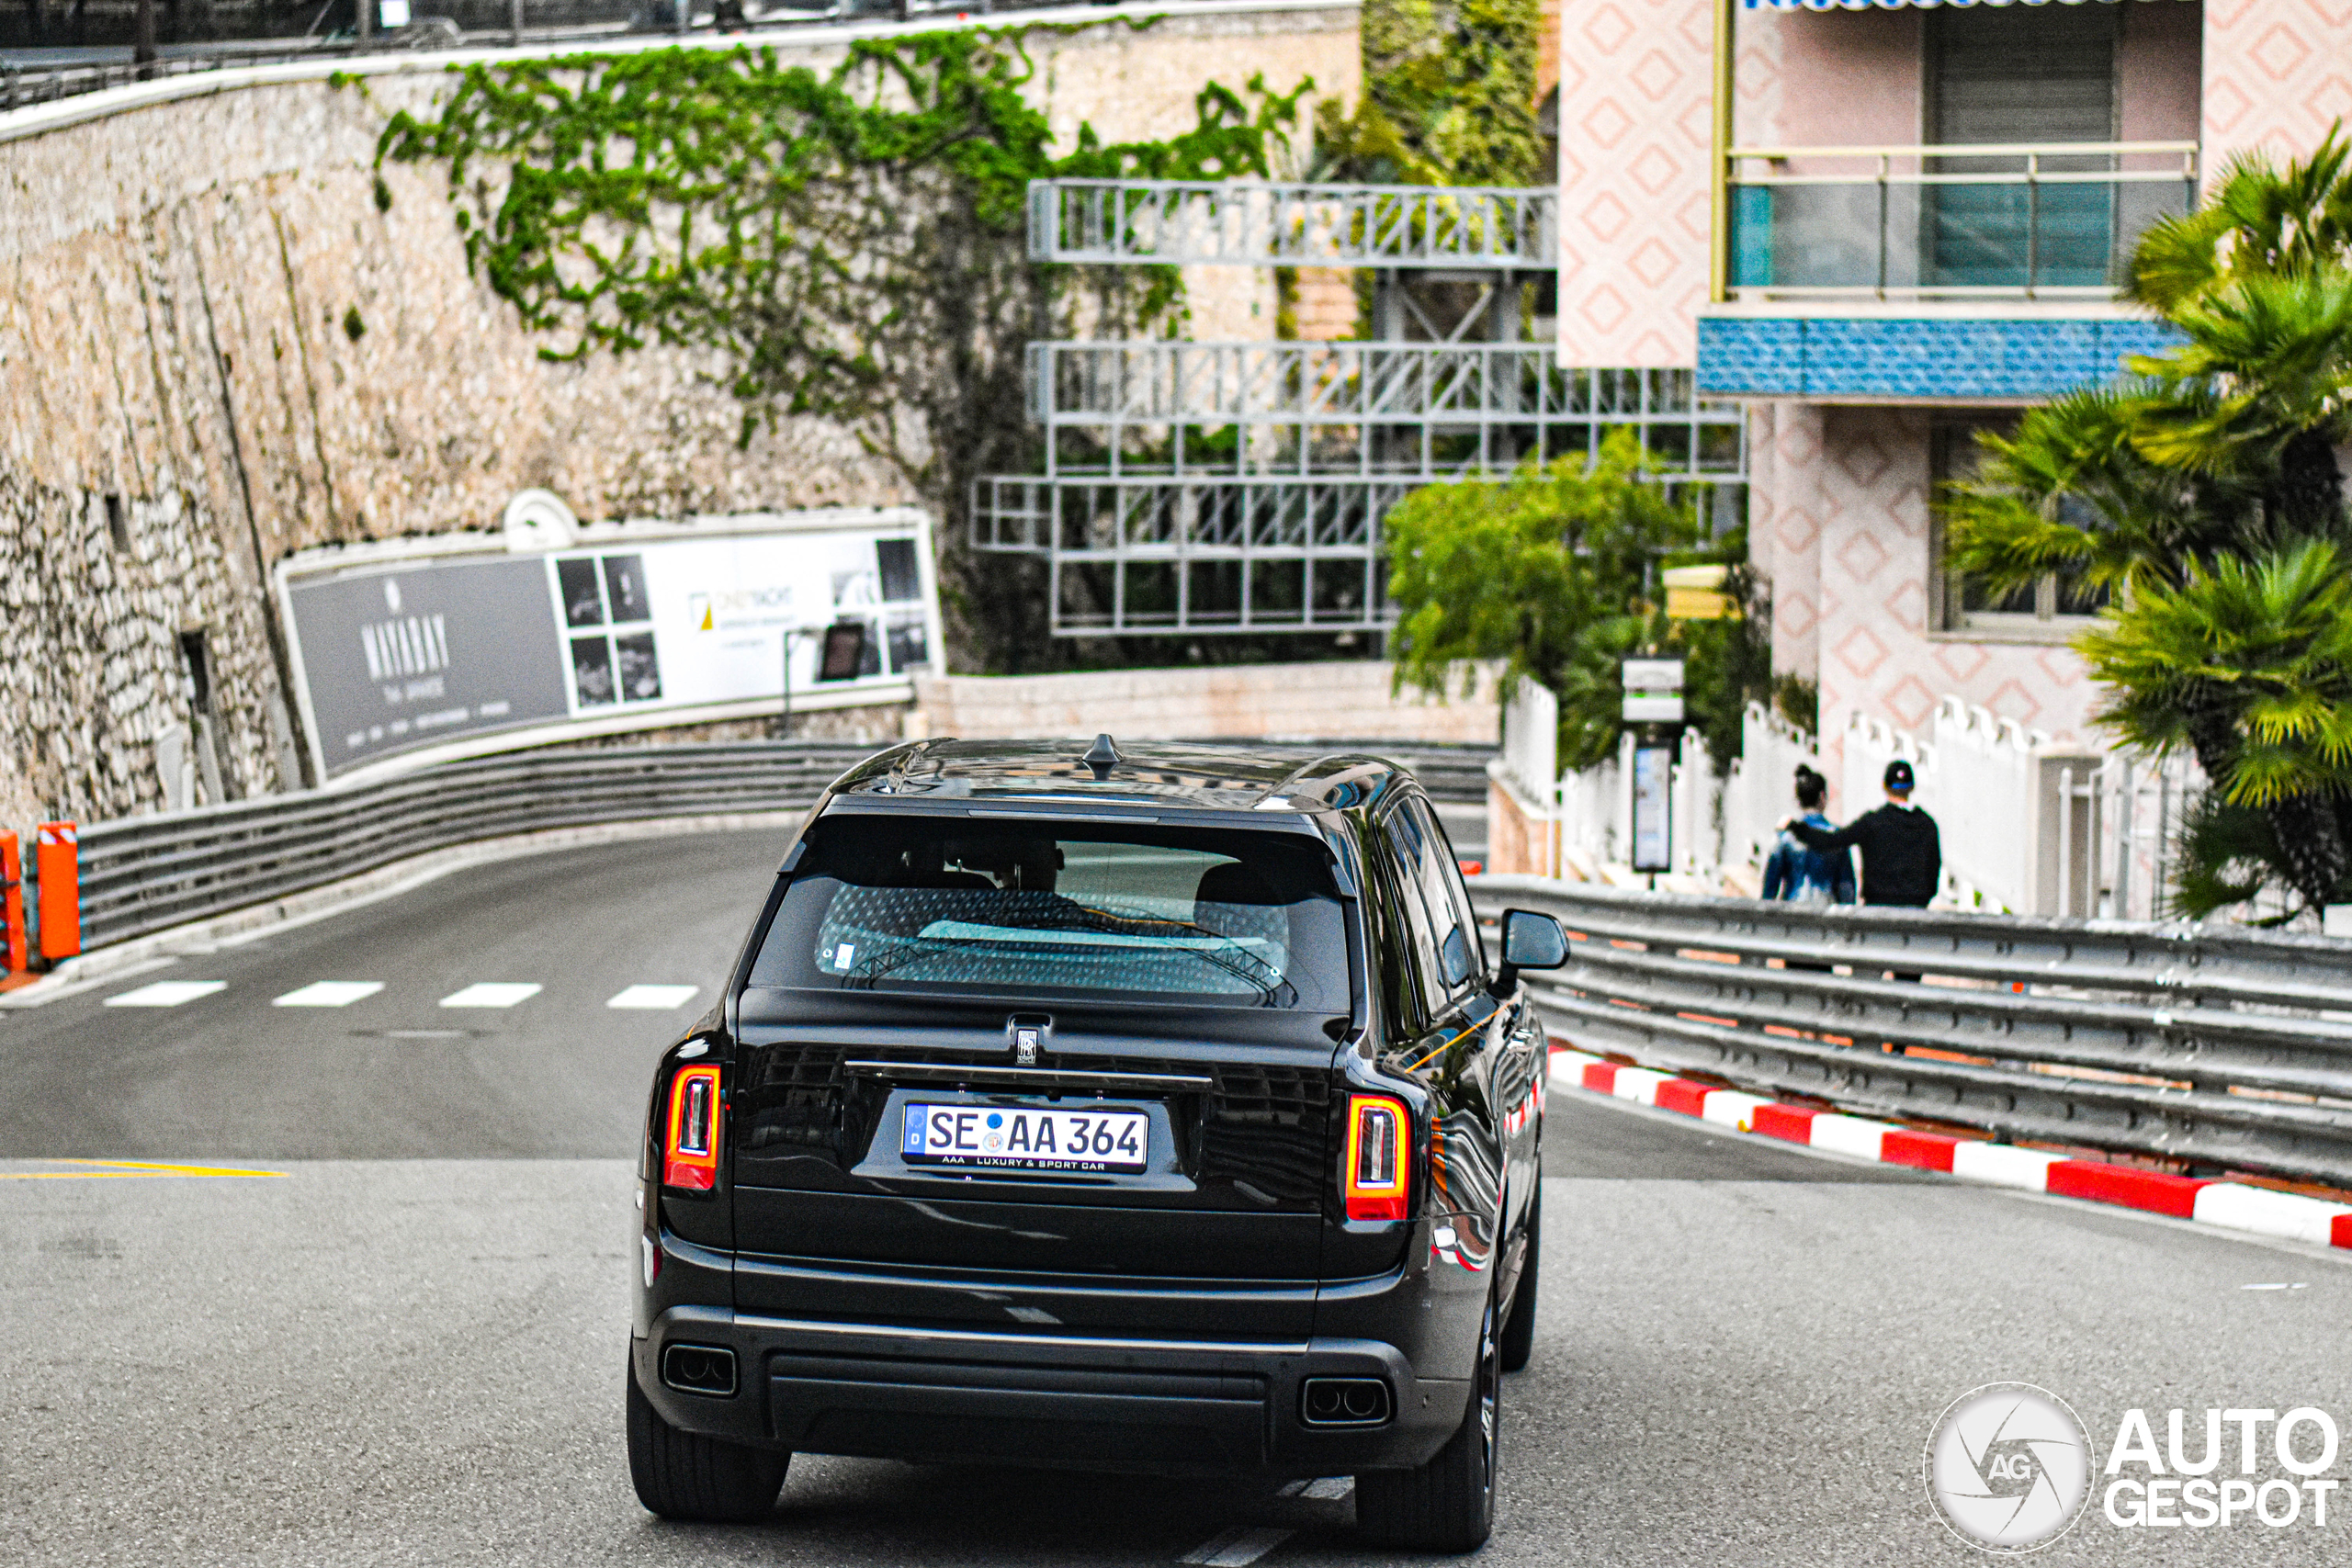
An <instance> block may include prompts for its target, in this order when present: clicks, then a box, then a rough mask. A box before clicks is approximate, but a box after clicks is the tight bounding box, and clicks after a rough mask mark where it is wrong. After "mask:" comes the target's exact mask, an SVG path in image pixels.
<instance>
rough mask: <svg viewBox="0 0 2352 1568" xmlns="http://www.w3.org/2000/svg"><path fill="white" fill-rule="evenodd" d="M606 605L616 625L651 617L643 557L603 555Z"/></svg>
mask: <svg viewBox="0 0 2352 1568" xmlns="http://www.w3.org/2000/svg"><path fill="white" fill-rule="evenodd" d="M601 559H602V561H603V564H604V568H605V609H606V611H607V612H608V613H609V614H610V615H611V616H612V621H613V624H614V625H615V626H621V625H624V624H626V623H628V622H629V621H643V620H649V619H650V618H651V617H652V612H651V611H650V610H649V609H647V608H646V600H645V558H644V557H642V556H637V555H627V556H605V557H602V558H601Z"/></svg>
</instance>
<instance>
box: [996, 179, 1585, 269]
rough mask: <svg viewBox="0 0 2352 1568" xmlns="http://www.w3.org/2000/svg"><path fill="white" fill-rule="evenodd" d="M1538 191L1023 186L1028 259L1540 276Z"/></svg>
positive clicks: (1548, 221)
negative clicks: (1438, 270)
mask: <svg viewBox="0 0 2352 1568" xmlns="http://www.w3.org/2000/svg"><path fill="white" fill-rule="evenodd" d="M1558 209H1559V193H1558V192H1557V191H1555V190H1554V189H1552V188H1550V187H1549V186H1527V187H1521V186H1351V185H1293V184H1279V183H1272V182H1268V181H1261V180H1076V179H1070V180H1032V181H1031V182H1030V184H1029V254H1030V255H1031V256H1033V257H1034V258H1035V259H1036V260H1038V261H1054V262H1106V263H1114V264H1115V263H1122V262H1157V263H1159V264H1161V265H1177V266H1216V265H1225V266H1378V267H1420V268H1430V267H1435V268H1442V269H1444V270H1447V271H1465V270H1466V271H1477V272H1498V271H1499V272H1507V273H1518V272H1530V273H1532V272H1540V271H1548V270H1549V269H1550V268H1552V267H1554V266H1555V265H1558V262H1557V257H1558V254H1559V247H1558V243H1557V235H1556V233H1555V229H1556V227H1557V223H1558Z"/></svg>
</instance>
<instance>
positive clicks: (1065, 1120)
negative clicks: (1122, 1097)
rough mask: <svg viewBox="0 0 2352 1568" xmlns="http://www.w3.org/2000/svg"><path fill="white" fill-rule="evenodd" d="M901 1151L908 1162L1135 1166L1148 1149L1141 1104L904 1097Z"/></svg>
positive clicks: (1033, 1166)
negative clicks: (1062, 1105)
mask: <svg viewBox="0 0 2352 1568" xmlns="http://www.w3.org/2000/svg"><path fill="white" fill-rule="evenodd" d="M1150 1152H1151V1118H1150V1117H1148V1116H1147V1115H1145V1114H1144V1113H1143V1112H1142V1111H1048V1110H1045V1109H1043V1108H1038V1107H1016V1106H1008V1105H932V1104H910V1105H909V1106H908V1107H907V1123H906V1131H905V1134H904V1135H903V1137H902V1139H901V1141H900V1144H899V1155H900V1156H901V1157H902V1158H904V1159H905V1160H906V1161H907V1162H908V1163H909V1164H910V1165H938V1166H986V1167H993V1168H1012V1169H1016V1170H1101V1171H1111V1170H1125V1171H1139V1170H1141V1169H1143V1168H1144V1165H1145V1163H1146V1157H1147V1156H1148V1155H1149V1154H1150Z"/></svg>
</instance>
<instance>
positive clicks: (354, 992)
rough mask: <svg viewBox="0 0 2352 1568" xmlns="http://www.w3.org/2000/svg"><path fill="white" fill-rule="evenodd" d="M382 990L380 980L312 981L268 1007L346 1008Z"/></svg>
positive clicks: (382, 985) (382, 984) (382, 986)
mask: <svg viewBox="0 0 2352 1568" xmlns="http://www.w3.org/2000/svg"><path fill="white" fill-rule="evenodd" d="M383 988H384V982H382V981H381V980H313V981H311V983H310V984H309V985H307V986H305V987H302V988H301V989H300V990H299V991H288V992H287V993H286V994H285V995H284V996H282V997H279V998H277V1000H275V1001H273V1002H271V1003H270V1004H269V1005H270V1006H272V1007H274V1008H347V1007H349V1006H350V1005H351V1004H352V1003H354V1002H356V1001H363V1000H365V999H366V998H369V997H372V996H374V995H375V994H376V993H377V992H378V991H380V990H382V989H383Z"/></svg>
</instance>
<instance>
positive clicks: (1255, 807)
mask: <svg viewBox="0 0 2352 1568" xmlns="http://www.w3.org/2000/svg"><path fill="white" fill-rule="evenodd" d="M1095 744H1096V745H1098V746H1099V745H1100V744H1101V742H1100V741H1099V740H1098V741H1097V742H1095ZM1113 746H1114V750H1116V752H1117V759H1118V760H1117V761H1114V762H1113V763H1112V764H1111V765H1110V766H1109V767H1108V769H1107V770H1105V775H1106V776H1104V777H1102V778H1099V779H1098V778H1097V777H1096V770H1095V769H1094V768H1092V767H1091V766H1089V765H1088V762H1087V761H1086V758H1087V754H1088V751H1089V746H1088V743H1087V742H1085V741H1082V740H954V739H940V740H919V741H916V742H914V743H913V744H911V745H909V746H901V747H897V748H894V749H893V750H888V751H885V752H882V753H881V754H880V755H878V756H876V757H873V758H870V759H868V760H867V761H865V762H863V763H861V764H859V766H857V767H856V768H854V769H853V770H852V771H851V772H850V773H847V774H845V775H843V776H842V780H841V781H840V783H838V784H836V785H835V786H834V795H835V798H837V799H845V800H861V801H863V800H865V799H869V798H873V797H883V798H889V797H915V798H928V799H933V800H939V799H999V800H1001V799H1007V798H1018V799H1022V800H1029V801H1038V802H1052V803H1066V804H1069V805H1071V806H1080V805H1113V804H1118V803H1128V804H1133V805H1137V806H1147V805H1148V806H1150V807H1153V808H1155V809H1159V810H1164V809H1166V808H1168V807H1190V808H1193V809H1197V810H1207V811H1237V810H1238V811H1266V810H1276V811H1279V810H1295V811H1327V810H1332V809H1344V808H1346V807H1356V806H1364V805H1369V804H1371V803H1372V802H1373V801H1374V800H1375V799H1377V798H1378V797H1379V796H1381V795H1384V794H1386V793H1389V792H1391V791H1393V790H1395V789H1397V788H1399V787H1401V786H1402V785H1404V784H1408V783H1410V781H1411V775H1410V774H1408V773H1406V771H1405V770H1404V768H1403V767H1401V766H1400V765H1398V764H1397V763H1396V762H1393V761H1388V760H1386V759H1385V758H1381V757H1374V756H1370V755H1367V754H1364V753H1361V752H1345V753H1333V754H1329V755H1325V756H1314V755H1312V754H1307V755H1302V754H1301V753H1300V752H1298V751H1296V750H1276V749H1273V748H1271V747H1269V748H1264V749H1260V748H1256V747H1250V746H1246V745H1236V746H1227V745H1204V744H1200V743H1197V742H1193V741H1183V740H1136V741H1114V742H1113ZM876 804H879V801H878V800H876Z"/></svg>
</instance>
